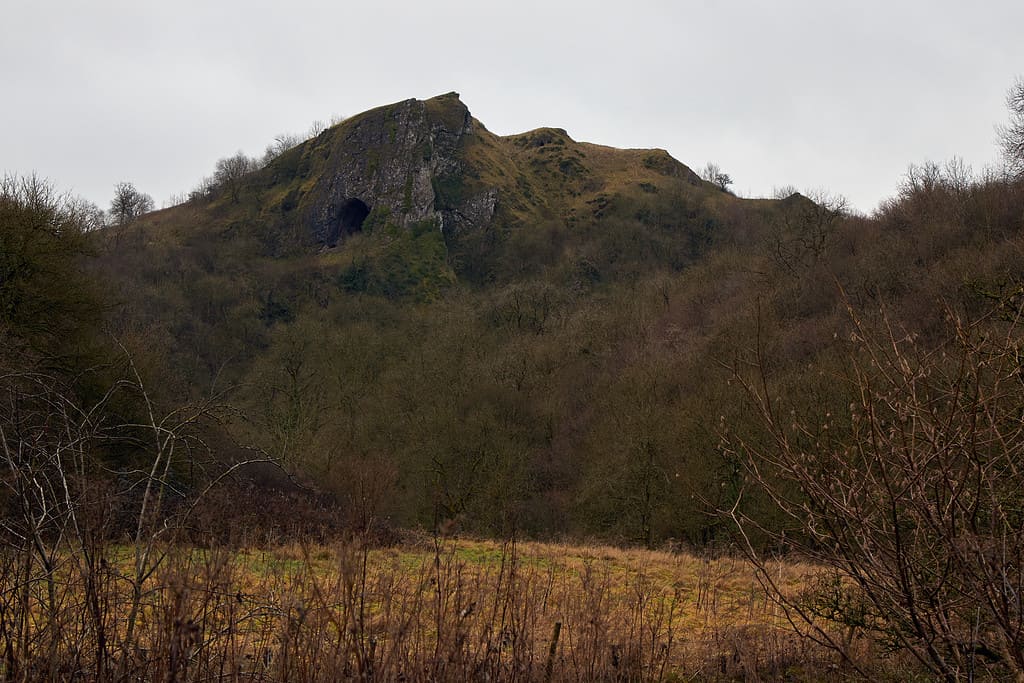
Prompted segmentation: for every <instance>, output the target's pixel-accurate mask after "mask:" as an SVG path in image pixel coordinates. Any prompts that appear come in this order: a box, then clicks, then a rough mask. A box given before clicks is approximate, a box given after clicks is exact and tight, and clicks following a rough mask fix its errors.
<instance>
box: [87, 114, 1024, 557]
mask: <svg viewBox="0 0 1024 683" xmlns="http://www.w3.org/2000/svg"><path fill="white" fill-rule="evenodd" d="M933 181H934V182H930V183H928V184H917V185H914V184H910V185H908V186H907V187H906V188H904V189H903V190H902V193H901V195H900V196H899V197H897V198H896V199H895V200H893V201H892V202H891V203H890V204H889V205H888V206H886V207H885V208H884V209H883V210H882V211H881V212H880V213H879V214H878V215H877V216H874V217H872V218H865V217H857V216H850V215H848V214H847V213H846V212H845V211H844V210H843V208H842V205H841V202H837V201H835V200H833V199H830V198H828V197H819V198H818V201H816V202H815V201H812V200H810V199H808V198H806V197H804V196H802V195H799V194H794V195H791V196H789V197H787V198H785V199H779V200H746V199H741V198H738V197H735V196H733V195H731V194H729V193H727V192H724V191H722V190H721V189H719V188H718V187H716V186H714V185H712V184H710V183H706V182H704V181H702V180H700V179H699V178H698V177H697V176H696V175H695V174H694V173H693V172H692V171H691V170H690V169H689V168H687V167H686V166H685V165H684V164H682V163H680V162H678V161H676V160H675V159H673V158H672V157H670V156H669V155H668V154H667V153H665V152H664V151H661V150H618V149H613V148H608V147H602V146H599V145H594V144H589V143H581V142H577V141H574V140H572V139H571V138H570V137H569V136H568V135H567V134H566V132H565V131H564V130H561V129H556V128H543V129H538V130H535V131H530V132H528V133H523V134H520V135H514V136H508V137H500V136H496V135H494V134H492V133H490V132H489V131H487V129H486V128H485V127H484V125H483V124H482V123H480V122H479V121H476V120H475V119H473V117H472V116H471V115H470V113H469V111H468V109H467V108H466V106H465V105H464V104H463V103H462V102H461V101H460V100H459V99H458V96H457V95H455V94H448V95H443V96H441V97H437V98H434V99H431V100H427V101H417V100H407V101H404V102H400V103H397V104H394V105H390V106H386V107H381V108H379V109H374V110H372V111H369V112H366V113H364V114H361V115H359V116H355V117H353V118H351V119H349V120H346V121H344V122H342V123H341V124H339V125H337V126H334V127H332V128H330V129H328V130H326V131H324V132H323V133H321V134H320V135H318V136H317V137H315V138H314V139H311V140H309V141H307V142H305V143H303V144H301V145H299V146H297V147H295V148H293V149H290V150H288V151H285V152H284V153H283V154H281V155H280V156H278V157H277V158H276V159H274V160H272V161H271V162H270V163H268V164H267V165H266V166H264V167H262V168H259V169H256V170H253V171H251V172H249V173H247V174H244V175H239V176H238V177H237V178H234V179H232V180H230V182H228V181H225V182H221V183H220V184H218V185H214V186H212V187H210V188H209V191H208V192H204V193H202V194H200V195H197V196H195V197H194V198H193V199H192V200H191V201H189V202H188V203H186V204H183V205H181V206H177V207H173V208H171V209H166V210H164V211H159V212H155V213H152V214H149V215H146V216H144V217H143V218H141V219H140V220H138V221H137V222H136V223H134V224H132V225H130V226H128V227H127V228H125V229H124V230H110V231H105V233H104V234H103V235H102V237H103V238H104V239H103V241H104V242H105V244H104V245H103V254H102V256H101V257H100V258H99V259H98V260H97V263H96V269H97V272H98V273H101V274H102V275H103V277H105V278H107V280H108V282H110V283H111V286H112V289H113V291H114V292H115V298H116V299H117V303H118V305H117V307H116V309H115V311H114V312H113V313H112V315H111V318H110V323H111V326H112V327H113V329H114V330H115V332H116V334H117V335H118V337H119V338H120V339H122V340H124V343H125V344H126V345H127V346H128V347H129V348H130V349H131V350H132V353H133V354H134V356H135V358H136V359H137V362H138V365H139V366H140V367H142V368H144V370H145V372H146V373H149V376H150V377H151V378H152V381H151V384H152V385H153V386H157V387H159V388H160V393H161V394H162V396H163V397H164V398H165V399H166V400H167V401H168V402H170V403H173V402H174V401H181V400H184V398H192V399H195V398H196V397H200V396H208V395H211V393H214V392H218V391H220V390H228V393H227V394H226V400H227V401H228V402H229V403H230V404H231V406H232V407H233V409H235V410H236V411H237V414H238V415H239V416H244V419H243V418H241V417H239V418H236V419H235V420H232V421H230V424H228V425H227V429H228V431H229V432H230V434H231V435H232V438H233V439H235V440H238V441H241V442H243V443H247V444H253V445H258V446H259V447H260V448H262V449H264V450H266V451H267V452H268V453H271V454H273V455H274V456H275V457H276V458H279V459H280V460H281V461H283V462H285V463H287V466H288V468H289V469H290V470H291V471H293V472H296V473H298V474H299V476H300V477H301V478H302V480H303V481H306V482H307V483H310V484H311V485H313V486H314V487H315V488H316V489H318V490H320V491H322V492H326V493H327V494H329V495H330V496H331V497H332V499H333V500H334V501H336V502H337V504H338V505H339V506H340V509H342V510H344V511H345V515H346V519H345V524H349V525H353V526H356V527H359V528H364V529H365V528H369V527H374V528H377V527H387V526H391V525H398V526H406V525H424V526H432V525H436V524H439V523H440V522H441V521H443V520H450V521H452V523H456V524H459V525H462V526H463V527H464V528H466V529H469V530H472V531H475V532H480V533H488V534H501V533H505V532H507V531H508V530H509V529H510V528H517V529H521V530H524V531H526V532H527V533H529V534H531V535H535V536H558V535H563V534H571V535H575V536H582V535H595V534H596V535H600V536H602V537H604V538H608V539H611V540H616V541H628V542H641V543H646V544H654V543H658V542H661V541H662V540H664V539H666V538H676V539H685V540H686V541H688V542H691V543H696V544H703V543H708V542H711V541H713V540H714V539H716V538H717V537H719V536H720V534H721V530H722V525H723V522H722V519H721V517H720V516H718V515H717V514H716V513H715V511H716V509H717V508H718V507H720V506H722V505H724V504H726V503H727V502H730V501H734V500H735V499H736V497H737V496H738V495H739V492H740V490H741V489H743V487H744V472H743V468H742V465H741V463H740V462H738V461H737V460H735V457H734V455H733V454H730V453H729V452H728V450H727V449H722V448H721V438H722V433H723V429H732V430H737V429H739V430H748V431H750V432H751V433H757V431H758V429H759V426H758V424H757V420H756V417H755V415H754V414H752V413H751V411H750V410H749V406H748V404H746V403H745V402H744V398H743V396H742V395H741V394H740V393H738V391H737V390H736V387H735V386H733V385H730V374H731V371H730V370H729V368H730V367H734V366H737V365H739V366H741V367H742V366H744V363H745V362H746V360H745V359H747V358H749V353H750V352H752V350H753V349H754V347H755V346H760V348H761V349H762V351H763V352H764V354H765V355H766V357H768V358H770V361H771V364H770V374H771V378H772V380H773V382H774V383H775V386H777V387H778V390H779V391H781V392H783V393H784V395H788V396H789V397H790V398H791V399H792V402H793V404H794V407H793V409H794V410H796V411H808V412H809V411H813V410H818V409H822V408H834V409H835V410H843V409H844V406H847V405H848V404H849V394H848V391H849V389H850V388H849V387H847V386H844V385H843V383H842V382H841V381H838V378H840V377H841V376H842V373H843V363H844V361H843V353H844V345H843V342H842V340H843V339H846V338H848V337H849V316H848V314H847V311H846V309H847V306H848V305H852V306H853V307H855V308H856V309H857V310H859V311H863V312H865V314H867V315H874V313H877V311H878V309H879V306H880V305H883V304H884V306H885V307H886V309H887V310H888V311H890V313H891V315H892V316H893V317H894V319H895V320H897V321H898V322H900V323H905V324H907V325H908V326H909V327H910V328H912V329H913V330H914V331H915V333H917V334H919V335H921V338H922V339H924V340H929V339H931V340H935V339H937V338H938V337H937V335H938V332H937V330H938V329H939V328H940V327H941V321H942V319H943V316H944V315H945V313H944V307H945V306H947V305H951V306H954V307H958V308H959V309H963V310H977V309H978V307H979V306H981V305H982V304H983V303H984V301H985V300H986V297H985V295H984V293H985V292H991V291H995V289H998V287H999V286H1000V283H1003V284H1006V283H1012V282H1017V279H1016V278H1017V276H1018V275H1017V274H1019V273H1020V272H1021V268H1020V266H1021V265H1022V264H1021V263H1020V254H1021V250H1020V239H1021V230H1020V228H1021V225H1020V222H1021V218H1020V212H1019V207H1020V201H1021V197H1020V193H1019V188H1018V187H1017V186H1016V185H1013V184H1012V183H1010V184H1008V183H1005V182H997V181H995V180H992V181H979V182H977V183H973V184H966V185H957V184H956V183H954V182H953V181H952V180H951V179H950V178H947V177H945V176H943V175H942V174H941V173H939V174H938V175H937V176H935V177H934V178H933ZM872 312H874V313H872ZM279 483H280V482H279ZM744 505H745V506H747V507H748V508H749V510H750V511H751V514H754V515H755V516H756V515H761V516H763V517H764V519H765V523H766V524H770V523H771V522H770V519H769V512H768V509H769V506H767V505H766V504H765V502H764V501H763V500H760V499H759V498H758V497H757V496H755V495H749V496H747V497H746V498H744Z"/></svg>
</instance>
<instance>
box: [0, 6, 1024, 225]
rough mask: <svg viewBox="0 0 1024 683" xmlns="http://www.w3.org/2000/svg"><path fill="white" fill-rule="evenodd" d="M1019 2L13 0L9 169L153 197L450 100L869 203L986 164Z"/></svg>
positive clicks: (4, 112) (498, 119)
mask: <svg viewBox="0 0 1024 683" xmlns="http://www.w3.org/2000/svg"><path fill="white" fill-rule="evenodd" d="M1022 26H1024V2H1020V0H1015V1H1011V0H1000V1H992V2H975V3H967V2H963V1H962V0H961V2H947V1H945V0H939V1H935V0H933V1H930V2H928V1H914V2H899V1H897V0H889V1H887V2H881V1H878V2H876V1H874V0H861V1H859V2H845V1H844V2H824V1H819V2H810V1H803V0H801V1H797V0H773V1H770V2H768V1H766V2H753V1H751V0H746V1H742V0H734V1H733V2H712V1H711V0H706V1H696V0H695V1H689V2H683V1H679V2H657V1H655V0H634V1H632V2H630V3H610V2H609V3H605V2H601V1H597V2H595V1H594V0H590V1H588V2H582V1H577V0H571V1H567V2H558V1H557V0H547V1H544V2H538V1H535V0H518V1H516V2H487V1H485V0H477V1H476V2H458V1H455V0H434V1H431V2H414V1H411V0H410V1H406V0H391V1H390V2H388V1H386V0H384V1H377V2H373V1H364V2H358V3H355V2H312V1H310V0H290V1H289V2H283V1H278V2H263V1H261V0H247V1H244V2H243V1H241V0H237V1H236V0H231V1H220V2H217V1H215V0H198V1H197V0H178V1H176V2H160V3H155V2H149V1H147V0H133V1H124V2H114V1H111V0H90V1H88V2H87V1H85V0H82V1H74V0H64V1H62V2H56V1H53V0H3V2H2V5H0V64H3V67H2V70H0V93H2V101H3V105H2V106H0V171H4V172H17V173H28V172H32V171H35V172H38V173H39V174H40V175H43V176H45V177H48V178H50V179H51V180H53V181H54V182H55V183H56V184H57V185H58V186H59V187H60V188H62V189H68V190H71V191H73V192H75V193H77V194H81V195H83V196H85V197H87V198H88V199H91V200H92V201H95V202H96V203H98V204H100V205H101V206H103V207H104V208H106V207H107V206H108V204H109V200H110V197H111V196H112V194H113V187H114V184H115V183H116V182H118V181H120V180H130V181H132V182H134V183H135V184H136V185H137V186H138V187H139V189H141V190H143V191H146V192H148V193H150V194H151V195H153V197H154V198H155V199H156V203H157V206H160V205H161V204H162V203H164V202H165V201H166V200H167V199H168V198H169V197H170V196H171V195H172V194H176V193H184V192H187V191H188V190H189V189H191V188H192V187H193V186H195V185H196V184H197V183H198V181H199V180H200V179H201V178H202V177H203V176H204V175H208V174H210V173H211V172H212V170H213V166H214V163H215V162H216V160H217V159H219V158H221V157H225V156H228V155H231V154H233V153H234V152H236V151H238V150H240V149H241V150H243V151H245V152H246V153H248V154H250V155H259V154H262V152H263V150H264V148H265V147H266V145H267V144H268V143H269V142H270V141H271V140H272V139H273V137H274V136H275V135H276V134H279V133H284V132H296V133H297V132H301V131H304V130H306V129H307V128H308V127H309V124H310V123H311V122H312V121H313V120H314V119H324V120H327V119H329V118H331V116H332V115H336V114H343V115H352V114H355V113H358V112H360V111H363V110H365V109H369V108H371V107H374V106H378V105H381V104H387V103H390V102H394V101H397V100H402V99H406V98H409V97H418V98H426V97H431V96H433V95H437V94H441V93H444V92H448V91H450V90H456V91H458V92H460V93H461V95H462V99H463V101H464V102H465V103H466V104H467V105H468V106H469V108H470V110H471V111H472V112H473V114H474V115H475V116H476V117H477V118H478V119H480V120H481V121H483V122H484V123H485V124H486V125H487V127H488V128H490V129H491V130H492V131H494V132H496V133H499V134H509V133H517V132H521V131H524V130H528V129H531V128H536V127H538V126H558V127H563V128H566V129H567V130H568V131H569V134H570V135H572V136H573V137H574V138H576V139H579V140H586V141H590V142H598V143H602V144H607V145H614V146H617V147H663V148H666V149H668V150H669V152H670V153H671V154H672V155H673V156H675V157H676V158H678V159H679V160H680V161H682V162H683V163H685V164H687V165H689V166H691V167H693V168H695V169H699V168H700V167H701V166H703V165H704V163H705V162H707V161H715V162H717V163H718V164H719V165H720V166H721V167H722V168H723V169H724V170H725V171H727V172H728V173H730V174H731V175H732V177H733V178H734V180H735V183H736V184H735V189H736V190H737V191H738V192H739V193H740V194H742V195H766V194H769V193H770V192H771V190H772V188H773V187H774V186H782V185H789V184H792V185H795V186H797V187H799V188H801V189H803V188H812V187H813V188H826V189H828V190H830V191H833V192H837V193H841V194H844V195H846V196H847V197H849V198H850V199H851V200H852V202H853V203H854V205H855V206H856V207H858V208H859V209H861V210H864V211H870V210H871V209H873V208H874V207H875V206H876V205H877V203H878V201H879V200H880V199H883V198H885V197H887V196H891V195H892V193H893V192H894V190H895V188H896V185H897V183H898V182H899V179H900V177H901V176H902V174H903V172H904V171H905V169H906V167H907V165H908V164H910V163H917V162H922V161H925V160H928V159H931V160H935V161H943V160H946V159H948V158H950V157H952V156H954V155H959V156H961V157H963V158H964V159H965V160H966V161H967V162H968V163H970V164H972V165H973V166H974V167H975V168H976V169H978V168H980V167H982V166H984V165H985V164H987V163H991V162H994V161H995V160H996V158H997V152H996V149H995V146H994V132H993V126H994V124H996V123H999V122H1002V121H1004V120H1005V119H1006V114H1005V108H1004V103H1003V100H1004V96H1005V93H1006V90H1007V88H1008V87H1009V86H1010V85H1011V83H1012V82H1013V78H1014V76H1015V75H1019V74H1024V40H1022V39H1021V34H1020V30H1021V27H1022Z"/></svg>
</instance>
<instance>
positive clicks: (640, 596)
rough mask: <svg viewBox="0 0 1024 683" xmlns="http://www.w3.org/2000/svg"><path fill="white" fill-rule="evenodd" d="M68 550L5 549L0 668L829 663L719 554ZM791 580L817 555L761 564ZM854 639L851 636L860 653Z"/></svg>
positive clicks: (392, 676) (262, 676)
mask: <svg viewBox="0 0 1024 683" xmlns="http://www.w3.org/2000/svg"><path fill="white" fill-rule="evenodd" d="M159 552H160V553H163V554H162V559H161V560H160V561H159V562H158V563H155V564H156V568H155V570H154V571H153V572H152V573H151V574H150V575H149V576H148V577H146V578H145V580H144V582H143V583H142V584H141V585H140V586H139V588H140V590H139V593H138V595H139V596H140V598H141V600H140V603H139V604H140V609H139V610H138V617H137V621H136V623H135V626H134V632H133V633H132V634H128V633H126V628H127V625H126V619H127V616H126V615H127V614H128V612H129V611H130V610H131V605H132V601H133V594H134V588H135V585H134V582H133V579H132V572H131V566H132V562H133V556H134V550H133V549H131V548H128V547H124V546H119V547H112V548H110V549H108V550H107V551H105V552H104V553H103V555H104V558H105V559H102V560H100V561H99V562H97V563H93V567H94V569H93V570H91V569H90V567H89V566H88V565H87V564H86V563H85V561H84V558H86V557H88V556H89V555H90V554H89V553H85V554H77V553H76V554H73V555H68V556H67V557H66V558H65V559H64V560H62V561H60V562H58V563H57V565H56V566H55V567H54V572H55V575H56V576H57V581H56V582H55V586H56V594H55V595H53V594H50V593H49V592H48V586H49V584H48V582H47V581H46V580H45V576H40V575H38V568H36V572H37V576H39V578H38V580H36V581H34V582H32V583H28V584H25V583H19V582H18V580H17V579H18V578H19V576H20V575H23V572H32V571H33V568H31V567H28V566H25V563H26V558H25V555H24V554H18V555H15V554H13V553H4V555H3V566H2V570H3V575H2V577H0V578H2V580H3V583H2V591H3V592H2V596H3V597H2V600H3V603H2V614H3V617H2V627H0V640H2V642H0V647H2V648H3V653H4V659H3V665H2V666H3V669H2V673H3V677H4V679H7V680H96V679H100V680H191V681H208V680H228V681H236V680H237V681H251V680H295V681H314V680H322V681H328V680H387V681H397V680H406V681H421V680H422V681H428V680H522V681H593V680H668V681H672V680H760V679H765V680H772V679H779V680H781V679H799V680H814V679H820V678H823V677H832V676H833V675H839V674H841V672H842V666H841V665H840V662H839V661H838V659H837V657H836V656H835V655H834V654H831V653H829V652H827V651H826V650H825V649H824V648H820V647H818V646H816V645H815V644H814V642H813V641H812V640H809V639H803V638H800V637H799V636H798V634H797V633H796V631H795V630H794V628H793V626H792V625H791V624H790V622H789V621H788V620H787V618H786V616H785V613H784V611H783V610H782V608H781V607H780V606H779V605H778V604H777V603H776V602H775V601H773V600H772V599H770V598H769V597H768V595H767V594H766V592H765V591H764V589H763V588H762V586H761V584H760V583H759V582H758V580H757V578H756V576H755V574H754V572H753V570H752V568H751V566H750V565H749V564H747V562H746V561H745V560H743V559H739V558H737V557H734V556H721V557H713V556H711V555H709V554H705V555H695V554H692V553H689V552H680V551H668V550H662V551H652V550H642V549H622V548H613V547H607V546H597V545H559V544H547V543H533V542H514V541H507V542H504V543H499V542H495V541H482V540H465V539H455V538H442V537H429V536H425V535H416V534H407V535H406V536H405V538H404V539H403V540H402V541H401V542H400V543H399V544H397V545H395V546H391V547H383V548H378V547H375V548H371V547H368V546H366V545H364V544H362V543H361V542H359V541H358V540H353V541H348V542H338V543H335V544H331V545H300V544H291V545H282V546H278V547H273V548H268V549H198V548H195V547H191V546H189V547H186V546H173V547H168V548H165V549H163V550H160V551H159ZM769 571H771V572H772V573H773V575H774V576H773V579H775V580H777V581H779V582H780V583H781V585H784V586H785V590H787V591H788V592H790V594H791V595H793V596H797V595H798V594H800V592H801V591H804V590H805V589H806V587H807V586H808V585H811V584H812V583H813V580H812V578H811V577H813V576H814V575H815V574H816V573H817V572H816V570H815V567H813V566H811V565H806V564H800V563H796V562H783V563H777V564H774V565H771V566H770V568H769ZM863 654H865V656H867V653H866V652H865V653H863Z"/></svg>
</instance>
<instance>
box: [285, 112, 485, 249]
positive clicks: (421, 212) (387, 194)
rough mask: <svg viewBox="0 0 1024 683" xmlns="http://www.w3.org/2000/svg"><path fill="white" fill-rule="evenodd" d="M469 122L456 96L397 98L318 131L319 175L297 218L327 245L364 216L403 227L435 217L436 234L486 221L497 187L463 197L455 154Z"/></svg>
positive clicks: (357, 225) (356, 226) (469, 127)
mask: <svg viewBox="0 0 1024 683" xmlns="http://www.w3.org/2000/svg"><path fill="white" fill-rule="evenodd" d="M473 126H474V121H473V118H472V117H471V116H470V113H469V110H468V109H467V108H466V106H465V105H464V104H463V103H462V102H461V101H460V100H459V96H458V94H456V93H449V94H447V95H442V96H440V97H435V98H433V99H430V100H426V101H422V100H405V101H404V102H399V103H397V104H393V105H390V106H386V107H380V108H378V109H374V110H371V111H368V112H366V113H364V114H361V115H359V116H357V117H355V118H353V119H350V120H349V121H346V122H345V123H344V124H342V125H341V126H339V127H337V128H334V129H331V130H329V131H327V132H325V133H324V134H323V135H324V136H330V138H329V139H328V140H327V141H326V144H318V148H319V151H320V153H321V154H323V156H324V159H325V160H324V172H323V173H322V174H320V176H319V177H318V178H317V179H316V182H315V185H314V186H313V187H312V188H311V191H310V192H309V193H308V195H307V196H308V197H309V202H308V203H306V211H305V222H306V223H307V225H308V226H309V229H310V230H311V232H312V235H313V238H314V239H315V240H316V241H317V242H320V243H322V244H326V245H333V244H336V243H337V242H338V240H339V239H341V238H342V237H344V236H345V234H349V233H352V232H356V231H359V230H361V229H362V226H363V221H364V220H366V218H367V217H368V216H373V217H374V219H375V220H376V219H379V220H382V221H386V222H389V223H392V224H395V225H400V226H408V225H411V224H413V223H417V222H421V221H430V220H433V221H436V222H437V225H438V227H439V229H441V230H442V231H444V232H446V233H447V232H449V231H458V230H460V229H463V228H466V227H470V226H472V227H479V226H483V225H486V224H488V223H489V222H490V221H491V219H492V218H493V216H494V211H495V206H496V203H497V192H496V191H495V190H487V191H482V192H478V193H477V194H475V195H469V196H467V192H466V191H465V185H464V182H463V179H464V174H465V170H466V169H465V167H464V162H463V161H462V159H461V155H460V152H461V150H462V148H463V146H464V144H465V142H466V136H467V135H471V134H472V131H473Z"/></svg>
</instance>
